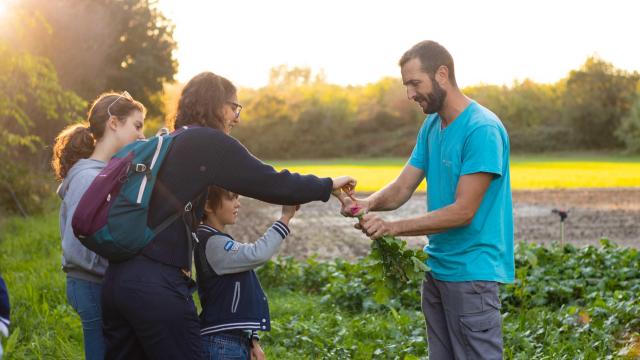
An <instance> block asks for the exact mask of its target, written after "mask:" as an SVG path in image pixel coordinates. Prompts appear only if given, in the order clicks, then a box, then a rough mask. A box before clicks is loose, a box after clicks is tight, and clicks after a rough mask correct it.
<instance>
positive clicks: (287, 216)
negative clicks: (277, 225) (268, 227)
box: [280, 205, 300, 226]
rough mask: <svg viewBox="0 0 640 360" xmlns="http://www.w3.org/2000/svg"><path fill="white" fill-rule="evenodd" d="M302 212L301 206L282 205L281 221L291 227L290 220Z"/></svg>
mask: <svg viewBox="0 0 640 360" xmlns="http://www.w3.org/2000/svg"><path fill="white" fill-rule="evenodd" d="M298 210H300V205H282V216H281V217H280V221H282V222H283V223H285V224H286V225H287V226H289V220H291V218H292V217H293V216H294V215H295V214H296V211H298Z"/></svg>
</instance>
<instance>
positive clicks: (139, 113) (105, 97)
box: [51, 91, 147, 180]
mask: <svg viewBox="0 0 640 360" xmlns="http://www.w3.org/2000/svg"><path fill="white" fill-rule="evenodd" d="M146 112H147V110H146V109H145V107H144V105H142V104H141V103H140V102H138V101H136V100H134V99H133V98H131V95H129V93H128V92H126V91H125V92H123V93H121V94H118V93H114V92H108V93H104V94H102V95H100V96H98V98H97V99H95V100H94V101H93V104H92V105H91V108H90V109H89V112H88V113H87V121H86V122H85V123H81V124H73V125H69V126H67V127H66V128H65V129H64V130H62V131H61V132H60V134H58V136H57V137H56V140H55V144H54V146H53V158H52V161H51V165H52V166H53V170H54V172H55V174H56V178H57V179H58V180H62V179H64V178H65V177H66V176H67V174H68V172H69V170H70V169H71V167H72V166H73V165H74V164H75V163H76V162H77V161H78V160H80V159H86V158H88V157H90V156H91V154H92V153H93V151H94V150H95V148H96V144H97V143H98V142H103V143H108V144H110V146H109V147H113V148H115V149H120V148H122V147H123V146H125V145H127V144H128V143H130V142H133V141H135V140H136V139H143V138H144V134H143V132H142V127H143V125H144V117H145V114H146ZM111 145H112V146H111Z"/></svg>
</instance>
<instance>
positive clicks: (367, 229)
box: [356, 214, 394, 239]
mask: <svg viewBox="0 0 640 360" xmlns="http://www.w3.org/2000/svg"><path fill="white" fill-rule="evenodd" d="M356 228H358V229H360V230H362V232H363V233H365V234H367V236H368V237H370V238H371V239H378V238H381V237H383V236H385V235H394V229H393V223H392V222H390V221H384V220H382V218H380V217H379V216H378V215H376V214H365V215H364V216H363V217H362V219H360V222H359V223H358V224H357V225H356Z"/></svg>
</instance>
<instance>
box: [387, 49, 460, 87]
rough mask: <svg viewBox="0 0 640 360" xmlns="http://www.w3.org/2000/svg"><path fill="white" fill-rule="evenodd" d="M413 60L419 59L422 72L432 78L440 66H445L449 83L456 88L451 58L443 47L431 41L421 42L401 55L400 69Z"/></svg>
mask: <svg viewBox="0 0 640 360" xmlns="http://www.w3.org/2000/svg"><path fill="white" fill-rule="evenodd" d="M414 58H418V59H420V63H421V64H422V70H424V72H426V73H427V74H429V76H431V77H432V78H433V77H435V74H436V71H437V70H438V68H439V67H440V66H443V65H444V66H446V67H447V69H449V81H451V83H452V84H453V85H454V86H456V87H457V86H458V84H457V83H456V74H455V70H454V67H453V57H451V54H449V51H447V49H445V48H444V46H442V45H440V44H438V43H437V42H435V41H431V40H425V41H421V42H419V43H417V44H415V45H414V46H413V47H412V48H411V49H409V50H407V51H406V52H405V53H404V54H403V55H402V57H401V58H400V67H402V66H404V64H406V63H407V62H409V60H411V59H414Z"/></svg>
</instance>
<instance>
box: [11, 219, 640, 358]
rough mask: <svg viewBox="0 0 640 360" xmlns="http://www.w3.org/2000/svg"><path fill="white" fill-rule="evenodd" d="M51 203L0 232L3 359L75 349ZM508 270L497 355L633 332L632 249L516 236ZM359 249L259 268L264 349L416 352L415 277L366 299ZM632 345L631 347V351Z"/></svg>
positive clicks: (639, 327)
mask: <svg viewBox="0 0 640 360" xmlns="http://www.w3.org/2000/svg"><path fill="white" fill-rule="evenodd" d="M59 241H60V240H59V235H58V224H57V214H56V213H55V212H52V213H50V214H48V215H46V216H39V217H34V218H32V219H15V218H13V219H9V220H5V221H4V223H3V224H2V229H1V231H0V271H1V272H2V275H3V277H4V278H5V280H6V282H7V285H8V287H9V293H10V297H11V303H12V309H13V311H12V323H11V336H10V338H9V339H2V341H3V346H4V348H5V351H6V355H5V356H6V358H5V359H9V360H12V359H40V358H47V359H49V358H50V359H71V358H74V359H75V358H80V357H81V356H82V351H83V350H82V349H83V347H82V329H81V325H80V319H79V317H78V316H77V314H75V313H74V311H73V310H72V309H71V307H70V306H69V305H68V304H67V302H66V299H65V289H64V273H62V271H60V264H59V261H60V248H59ZM515 260H516V274H517V275H516V278H517V279H516V281H515V282H514V283H513V284H509V285H505V286H504V287H503V288H502V289H501V298H502V305H503V308H502V313H503V333H504V341H505V353H504V355H505V358H506V359H527V360H528V359H594V360H596V359H597V360H600V359H613V358H618V356H620V357H622V356H623V354H625V353H626V354H629V353H630V352H631V351H632V348H633V347H634V346H635V345H634V343H633V341H634V339H636V338H637V335H634V334H638V333H639V332H640V319H639V318H638V314H639V313H640V252H639V251H638V250H637V249H633V248H620V247H617V246H615V245H613V244H611V243H610V242H608V241H606V240H603V241H602V244H601V246H600V247H594V246H587V247H583V248H576V247H574V246H571V245H566V246H564V247H560V246H558V245H553V246H551V247H543V246H539V245H532V244H518V245H517V246H516V253H515ZM370 266H371V264H370V263H368V260H367V259H361V260H359V261H357V262H354V263H349V262H345V261H342V260H335V261H331V262H319V261H316V260H315V259H307V260H305V261H302V262H301V261H297V260H294V259H292V258H286V259H278V260H276V261H271V262H269V263H267V264H266V265H265V266H263V267H262V268H260V269H259V270H258V272H259V276H260V279H261V282H262V284H263V286H264V287H265V289H266V292H267V294H268V295H269V298H270V300H269V302H270V307H271V315H272V331H271V332H269V333H263V334H262V340H261V342H262V346H263V348H264V349H265V351H266V353H267V356H268V357H269V358H278V359H305V358H306V359H372V358H375V359H407V360H408V359H425V358H426V354H427V347H426V341H425V329H424V326H425V325H424V318H423V316H422V313H421V311H420V294H419V291H418V289H419V287H420V281H418V282H412V283H410V284H408V285H407V286H406V287H405V288H404V289H401V290H399V291H397V292H396V293H393V294H392V297H391V300H390V302H389V303H388V304H386V305H381V304H378V303H377V302H376V301H375V291H374V290H373V289H372V288H371V286H370V284H372V282H373V281H374V277H379V274H371V273H370V271H369V267H370ZM630 349H631V350H630Z"/></svg>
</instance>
